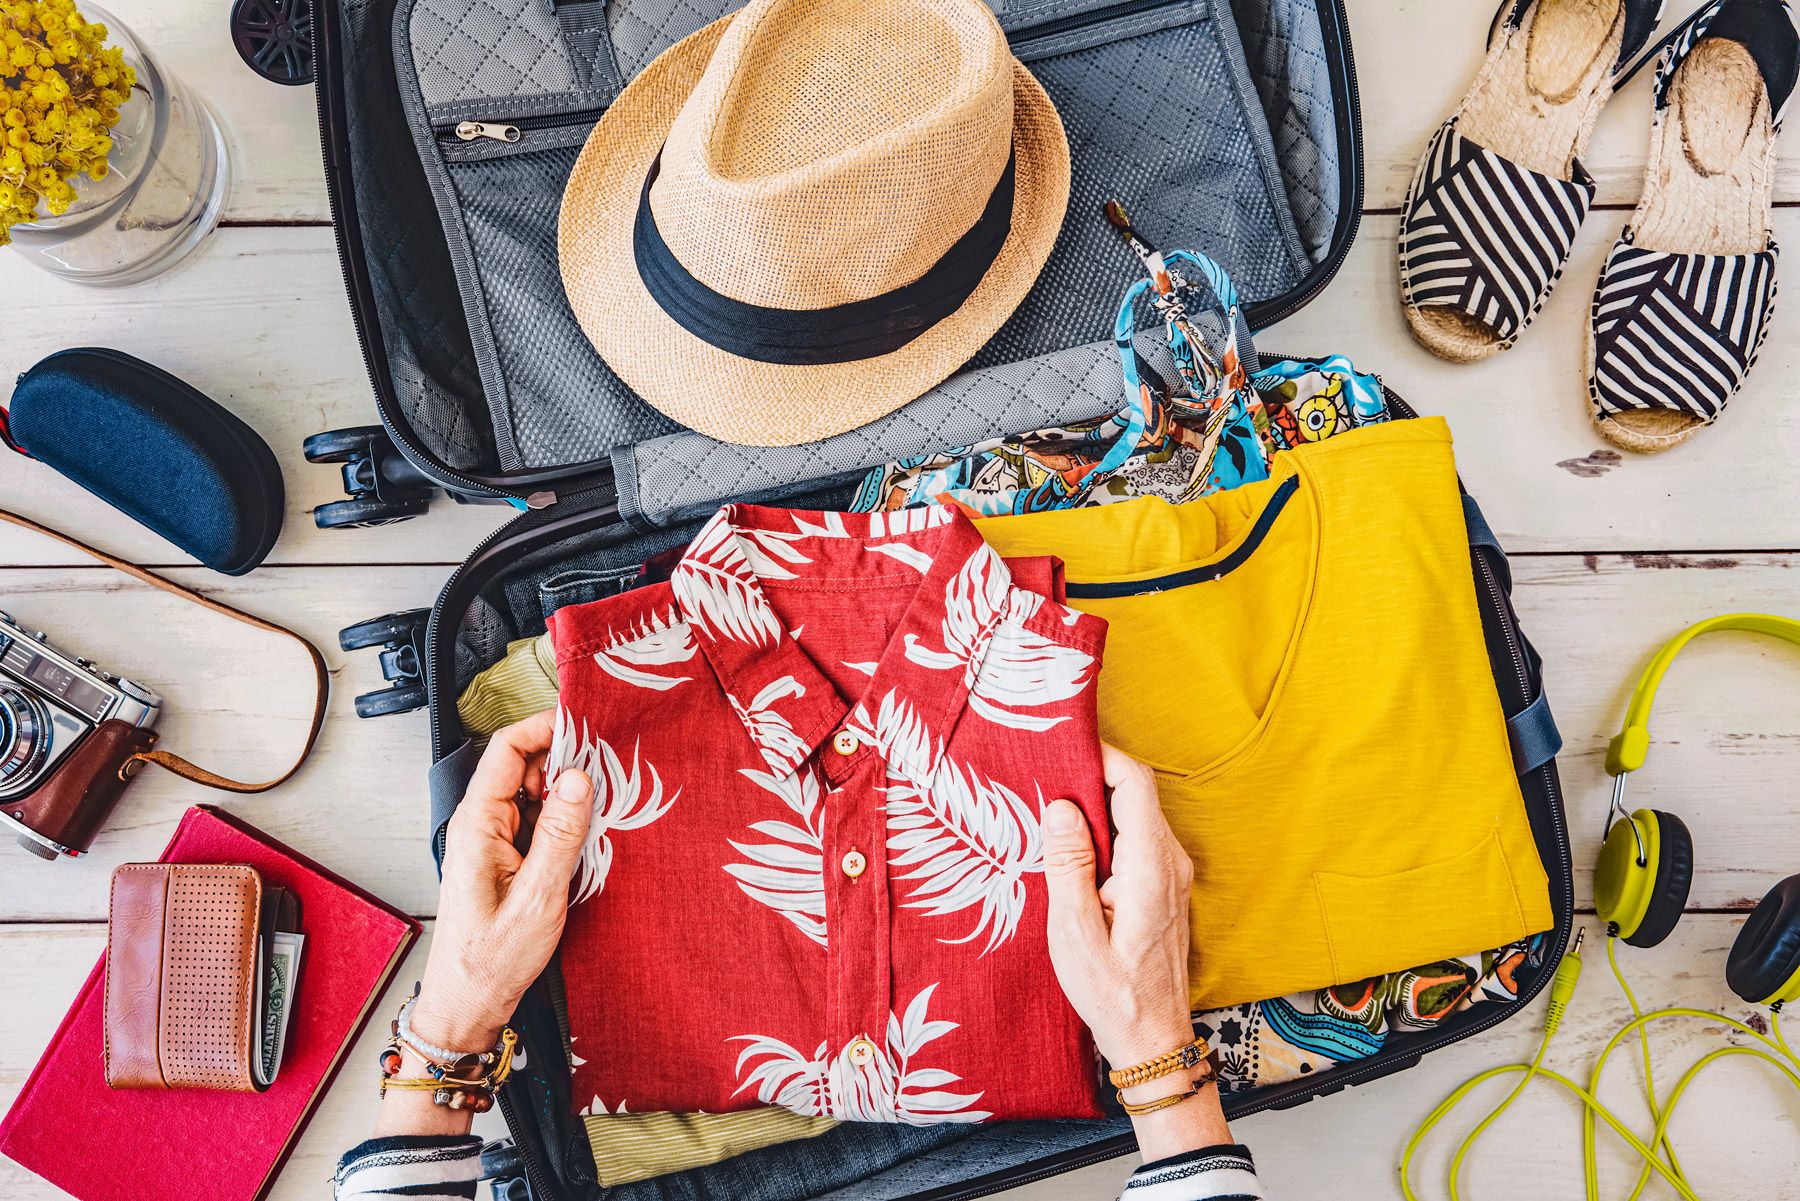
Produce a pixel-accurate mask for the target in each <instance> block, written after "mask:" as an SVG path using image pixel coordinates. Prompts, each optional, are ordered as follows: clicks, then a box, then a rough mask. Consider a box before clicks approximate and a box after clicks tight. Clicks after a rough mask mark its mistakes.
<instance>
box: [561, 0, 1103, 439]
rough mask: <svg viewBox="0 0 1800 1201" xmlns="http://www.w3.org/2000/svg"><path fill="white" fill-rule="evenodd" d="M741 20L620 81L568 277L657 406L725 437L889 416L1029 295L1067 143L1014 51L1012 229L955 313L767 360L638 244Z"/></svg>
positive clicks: (575, 303)
mask: <svg viewBox="0 0 1800 1201" xmlns="http://www.w3.org/2000/svg"><path fill="white" fill-rule="evenodd" d="M730 22H731V17H729V16H727V17H723V18H721V19H719V20H717V21H715V22H713V23H712V24H711V25H708V26H707V27H706V28H704V29H702V30H700V31H699V32H697V33H694V34H691V35H689V36H688V37H686V38H684V39H682V40H681V41H679V42H677V43H676V44H675V45H673V46H671V47H670V48H669V49H668V50H666V51H664V52H663V53H662V55H661V56H659V57H658V58H657V59H656V61H655V62H653V63H651V64H650V65H649V66H648V67H646V68H645V69H644V70H643V72H642V73H641V74H639V75H638V77H637V78H636V79H634V80H632V82H631V83H630V85H629V86H627V87H626V88H625V90H624V91H623V92H621V93H620V94H619V98H618V99H617V100H615V101H614V102H613V104H612V107H611V108H609V109H608V110H607V111H606V114H605V115H604V116H603V117H601V119H600V122H599V124H598V125H596V126H595V127H594V132H593V133H592V134H591V135H589V137H588V141H587V145H586V146H585V147H583V148H582V151H581V156H580V157H579V158H578V159H576V161H575V168H574V170H573V171H572V172H571V173H570V175H569V184H568V188H567V190H566V191H564V193H563V203H562V215H561V219H560V225H559V228H558V231H557V242H558V254H559V256H560V258H561V266H562V276H563V287H564V288H565V289H566V290H567V292H568V297H569V304H570V307H572V308H573V309H574V311H575V318H576V320H577V321H579V322H580V323H581V328H582V331H583V332H584V333H586V334H587V337H588V340H589V341H590V342H592V343H593V344H594V349H596V350H597V351H599V352H600V357H601V358H603V359H605V360H606V363H607V366H609V367H611V368H612V369H613V370H614V371H615V372H617V373H618V376H619V378H620V379H622V380H624V381H625V383H626V384H627V385H628V386H629V387H631V388H632V389H633V390H634V391H635V392H637V394H638V395H639V396H641V397H643V398H644V400H645V401H646V402H647V403H649V405H650V406H651V407H652V408H654V409H656V410H657V411H659V412H661V413H664V414H666V415H668V416H669V417H671V418H673V419H674V420H676V421H678V422H680V423H681V424H682V425H685V426H687V427H689V428H690V429H694V430H698V431H699V432H700V433H703V434H706V435H708V436H709V437H713V438H717V439H719V440H720V441H723V442H735V443H740V444H744V445H748V446H795V445H798V444H800V443H803V442H813V441H816V440H818V439H820V438H828V437H830V436H831V435H833V434H841V433H843V432H844V431H846V430H852V429H855V428H857V427H858V426H861V425H866V424H867V423H868V422H871V421H873V420H875V419H876V418H878V417H882V416H885V415H887V414H888V413H891V412H893V411H894V410H895V409H897V408H899V407H900V406H902V405H904V404H906V403H907V402H908V401H910V400H913V399H914V398H916V397H918V396H920V395H922V394H923V393H925V392H927V391H929V390H930V389H931V388H932V387H934V386H935V385H937V384H939V383H941V382H942V381H943V380H945V379H946V378H948V377H949V376H950V375H951V373H953V372H954V371H955V370H956V369H957V368H958V367H961V366H962V365H963V364H964V363H966V362H968V361H969V359H970V358H972V357H973V356H974V354H975V352H976V351H978V350H980V349H981V347H982V346H983V345H985V344H986V343H987V341H988V339H989V338H991V337H993V335H994V332H995V331H996V330H998V329H999V328H1000V326H1001V325H1002V324H1003V323H1004V322H1005V321H1006V319H1007V318H1008V317H1009V316H1011V315H1012V312H1013V310H1014V309H1016V308H1017V307H1018V306H1019V303H1020V302H1021V301H1022V300H1024V299H1025V294H1026V293H1027V292H1029V291H1030V290H1031V285H1032V284H1033V283H1034V282H1035V281H1036V280H1037V277H1038V273H1039V272H1040V271H1042V270H1043V267H1044V261H1045V259H1047V258H1048V257H1049V255H1050V248H1051V246H1052V245H1054V244H1055V242H1056V235H1057V232H1058V231H1059V230H1060V229H1061V228H1062V220H1063V214H1064V212H1065V211H1066V210H1067V208H1068V204H1069V144H1068V139H1067V137H1066V136H1065V135H1064V133H1063V127H1062V120H1061V118H1059V117H1058V116H1057V114H1056V108H1055V106H1054V105H1052V104H1051V103H1050V97H1049V96H1048V95H1046V94H1045V93H1044V89H1043V87H1042V86H1041V85H1040V84H1039V83H1038V81H1037V80H1036V79H1035V78H1033V77H1032V75H1031V73H1030V72H1029V71H1027V70H1026V69H1025V68H1024V67H1023V66H1020V65H1019V64H1018V63H1017V62H1015V63H1014V64H1013V156H1014V180H1015V182H1014V190H1013V197H1014V199H1013V214H1012V232H1011V234H1010V235H1009V236H1008V238H1007V240H1006V243H1005V245H1004V246H1002V247H1001V249H1000V253H999V254H998V255H997V256H996V257H995V259H994V263H993V266H992V267H990V268H989V269H988V272H987V274H986V275H985V276H983V277H982V280H981V282H980V283H979V284H977V285H976V287H975V291H974V292H973V293H972V294H971V295H970V296H969V299H968V300H967V301H965V302H964V304H963V306H962V307H961V308H960V309H958V310H957V311H956V312H954V313H952V314H950V315H949V316H948V317H945V318H944V319H943V320H942V321H939V322H938V323H937V324H936V325H934V326H932V327H931V328H930V329H928V330H926V331H925V332H924V333H923V334H921V335H919V336H918V337H917V338H915V339H913V341H911V342H909V343H907V345H905V346H903V347H901V348H900V349H899V350H896V351H893V352H891V353H889V354H885V355H882V356H880V357H878V358H872V359H862V360H859V361H856V362H850V363H833V364H822V365H804V366H790V365H782V364H775V363H760V362H756V361H754V360H751V359H745V358H740V357H739V356H737V355H733V354H729V353H727V352H726V351H723V350H720V349H719V348H717V347H716V346H713V345H711V344H709V343H707V342H705V341H703V340H702V339H700V338H698V337H696V336H695V335H693V334H691V333H689V332H688V331H687V330H686V329H683V328H682V327H681V325H679V324H678V323H677V322H676V321H675V320H674V319H673V318H671V317H669V316H668V315H667V314H665V313H664V312H663V311H662V310H661V309H660V308H658V307H657V304H656V302H655V301H654V300H653V299H651V297H650V293H649V291H648V290H647V289H646V288H645V287H644V284H643V281H642V280H641V279H640V278H639V276H638V272H637V264H636V262H635V260H634V257H633V254H632V223H633V220H634V218H635V217H636V213H637V206H638V198H639V195H640V193H641V191H642V189H643V186H644V176H645V173H646V172H647V171H648V170H649V168H650V164H651V163H652V162H653V161H654V160H655V158H656V156H657V154H658V153H659V152H660V151H661V149H662V145H663V140H664V139H665V138H666V137H667V136H668V132H669V127H670V125H671V124H673V122H674V120H675V115H676V113H677V112H678V111H679V110H680V109H681V106H682V103H683V102H684V101H685V100H686V99H687V97H688V95H689V93H690V92H692V91H693V89H694V86H695V84H696V83H697V82H698V81H699V79H700V76H701V74H702V72H704V71H705V69H706V64H707V61H708V60H709V59H710V58H711V57H712V52H713V47H714V46H715V45H716V44H717V43H718V40H719V38H720V36H721V35H722V34H723V33H724V32H725V28H726V26H727V25H729V24H730Z"/></svg>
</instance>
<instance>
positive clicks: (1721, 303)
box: [1588, 229, 1780, 422]
mask: <svg viewBox="0 0 1800 1201" xmlns="http://www.w3.org/2000/svg"><path fill="white" fill-rule="evenodd" d="M1779 256H1780V248H1779V247H1777V246H1776V245H1775V242H1774V240H1773V239H1771V240H1770V241H1769V245H1768V248H1767V249H1766V250H1762V251H1760V252H1758V253H1756V254H1731V255H1724V254H1672V253H1669V252H1666V251H1661V250H1644V249H1640V248H1639V247H1637V246H1636V245H1634V244H1633V243H1632V231H1631V230H1630V229H1627V230H1626V231H1625V234H1624V236H1623V237H1621V238H1620V239H1619V241H1618V242H1617V243H1615V244H1614V245H1613V248H1612V253H1611V254H1610V255H1608V256H1607V259H1606V266H1605V268H1604V269H1603V270H1602V271H1601V272H1600V283H1599V285H1598V286H1597V287H1596V288H1595V289H1594V306H1593V340H1594V342H1593V362H1592V364H1591V371H1590V374H1589V376H1588V399H1589V400H1590V401H1591V402H1592V404H1593V406H1594V411H1595V414H1596V415H1598V416H1602V417H1604V416H1607V415H1609V414H1613V413H1622V412H1625V411H1626V410H1629V409H1674V410H1678V411H1680V412H1683V413H1687V414H1690V415H1691V416H1693V417H1695V418H1697V419H1699V420H1700V421H1703V422H1710V421H1712V420H1713V419H1714V418H1716V417H1717V416H1718V415H1719V410H1720V409H1722V408H1724V407H1725V402H1726V401H1728V400H1730V399H1731V397H1732V395H1733V393H1735V392H1736V391H1737V390H1738V387H1739V386H1740V385H1741V384H1742V383H1743V382H1744V377H1745V376H1746V375H1747V374H1749V371H1750V367H1751V365H1752V364H1753V363H1755V361H1756V352H1757V350H1758V349H1759V348H1760V347H1761V346H1762V340H1763V335H1764V334H1765V333H1767V332H1768V328H1769V314H1770V313H1771V312H1772V311H1773V309H1774V306H1775V263H1776V260H1777V258H1778V257H1779Z"/></svg>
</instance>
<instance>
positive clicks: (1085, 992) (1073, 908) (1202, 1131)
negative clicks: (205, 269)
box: [1044, 746, 1231, 1160]
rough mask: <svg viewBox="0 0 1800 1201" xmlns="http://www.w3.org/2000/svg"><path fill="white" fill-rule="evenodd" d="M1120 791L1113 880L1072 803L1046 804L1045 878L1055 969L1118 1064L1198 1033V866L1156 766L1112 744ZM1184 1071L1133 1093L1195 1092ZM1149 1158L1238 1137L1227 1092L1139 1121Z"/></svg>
mask: <svg viewBox="0 0 1800 1201" xmlns="http://www.w3.org/2000/svg"><path fill="white" fill-rule="evenodd" d="M1101 750H1102V752H1103V758H1104V762H1105V768H1106V783H1107V785H1108V786H1109V787H1110V788H1111V789H1112V819H1113V825H1114V826H1115V827H1117V830H1118V833H1117V834H1116V835H1115V836H1114V838H1113V851H1112V875H1111V876H1110V877H1108V878H1107V881H1106V883H1105V884H1104V885H1102V886H1100V887H1099V888H1098V889H1096V888H1095V886H1094V879H1095V876H1094V869H1095V855H1094V840H1093V837H1092V836H1091V835H1090V834H1089V832H1088V828H1087V822H1086V820H1085V819H1084V818H1083V817H1082V813H1081V810H1080V809H1079V808H1077V807H1076V806H1075V805H1073V804H1071V803H1070V802H1068V801H1053V802H1051V803H1050V804H1049V805H1046V806H1045V807H1044V874H1045V876H1046V878H1047V879H1048V881H1049V886H1050V916H1049V938H1050V962H1051V965H1052V966H1053V967H1054V968H1055V969H1056V979H1057V982H1058V983H1060V984H1061V985H1062V989H1063V993H1064V994H1065V995H1066V996H1067V997H1068V998H1069V1004H1070V1005H1072V1006H1074V1008H1075V1012H1076V1013H1077V1014H1079V1015H1080V1016H1081V1020H1082V1021H1084V1022H1086V1023H1087V1024H1088V1028H1089V1029H1090V1030H1092V1031H1093V1033H1094V1045H1095V1046H1096V1047H1098V1048H1099V1050H1100V1054H1101V1055H1103V1056H1105V1057H1106V1060H1107V1062H1108V1063H1109V1064H1111V1065H1112V1066H1113V1067H1129V1066H1130V1065H1132V1064H1135V1063H1142V1062H1143V1061H1144V1060H1146V1059H1152V1058H1155V1057H1156V1056H1158V1055H1161V1054H1163V1053H1164V1052H1165V1051H1173V1050H1174V1049H1175V1048H1177V1047H1179V1046H1181V1045H1182V1044H1184V1043H1187V1042H1189V1041H1191V1040H1192V1039H1193V1037H1194V1028H1193V1023H1192V1022H1191V1021H1190V1020H1189V1017H1188V976H1187V961H1188V899H1189V892H1188V890H1189V887H1190V886H1191V885H1192V883H1193V879H1194V867H1193V862H1192V861H1191V860H1190V859H1189V858H1188V855H1187V852H1186V851H1185V850H1183V849H1182V846H1181V843H1179V842H1178V841H1176V838H1175V834H1174V832H1173V831H1172V830H1170V829H1169V823H1168V820H1167V819H1166V818H1164V817H1163V813H1162V806H1161V804H1160V803H1159V802H1158V800H1157V797H1156V777H1155V776H1154V775H1152V774H1151V771H1150V769H1149V768H1148V767H1145V766H1144V765H1143V764H1142V763H1139V762H1138V761H1137V760H1135V759H1133V758H1131V757H1130V756H1129V755H1127V754H1125V753H1124V752H1123V751H1121V750H1119V749H1117V748H1116V747H1111V746H1102V748H1101ZM1192 1081H1193V1072H1192V1071H1191V1070H1189V1071H1186V1072H1177V1073H1174V1074H1172V1075H1169V1076H1164V1077H1162V1078H1160V1079H1158V1080H1152V1081H1149V1082H1147V1083H1145V1084H1141V1085H1138V1086H1136V1087H1135V1088H1131V1089H1127V1090H1126V1093H1127V1097H1126V1099H1127V1100H1130V1101H1134V1102H1143V1101H1151V1100H1155V1099H1156V1098H1158V1097H1162V1096H1170V1095H1173V1094H1174V1093H1176V1092H1180V1091H1181V1090H1183V1089H1185V1088H1187V1087H1189V1086H1190V1085H1191V1084H1192ZM1133 1127H1134V1129H1135V1130H1136V1133H1137V1136H1138V1146H1139V1148H1140V1150H1141V1151H1142V1152H1143V1155H1144V1158H1145V1159H1146V1160H1154V1159H1161V1158H1163V1157H1165V1156H1168V1155H1176V1154H1180V1153H1182V1152H1184V1151H1193V1150H1198V1149H1200V1148H1201V1147H1207V1146H1212V1145H1215V1144H1219V1143H1225V1142H1229V1141H1230V1139H1231V1132H1230V1130H1229V1129H1227V1127H1226V1125H1225V1117H1224V1114H1223V1112H1222V1111H1221V1110H1220V1108H1219V1100H1218V1092H1217V1090H1216V1089H1213V1088H1206V1089H1203V1090H1202V1093H1201V1095H1200V1096H1199V1097H1197V1098H1195V1099H1194V1100H1191V1101H1186V1102H1183V1103H1182V1104H1179V1105H1174V1106H1170V1107H1169V1108H1167V1109H1162V1110H1159V1111H1157V1112H1156V1113H1153V1114H1148V1115H1145V1116H1143V1117H1139V1118H1136V1119H1134V1121H1133Z"/></svg>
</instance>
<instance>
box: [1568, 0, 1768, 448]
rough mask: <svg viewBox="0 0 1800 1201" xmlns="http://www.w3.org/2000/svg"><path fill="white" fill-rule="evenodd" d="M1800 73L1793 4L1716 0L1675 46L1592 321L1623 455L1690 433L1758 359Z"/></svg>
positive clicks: (1663, 65) (1592, 341)
mask: <svg viewBox="0 0 1800 1201" xmlns="http://www.w3.org/2000/svg"><path fill="white" fill-rule="evenodd" d="M1797 73H1800V35H1796V33H1795V31H1794V26H1793V22H1792V20H1791V18H1790V17H1789V15H1788V9H1787V4H1786V3H1785V0H1715V2H1714V3H1712V4H1710V5H1708V6H1706V7H1705V8H1703V9H1702V10H1701V11H1700V13H1699V14H1698V16H1697V17H1696V18H1695V19H1694V20H1693V22H1692V23H1691V24H1689V25H1688V26H1687V28H1686V29H1685V30H1684V31H1683V32H1682V33H1681V35H1680V36H1679V37H1678V38H1677V39H1676V40H1675V41H1673V42H1672V43H1671V44H1670V45H1669V46H1668V47H1667V49H1665V50H1664V51H1663V56H1662V61H1661V62H1660V63H1659V64H1658V66H1657V70H1656V82H1655V85H1654V89H1653V90H1654V95H1655V109H1654V116H1653V118H1652V125H1651V130H1650V161H1649V166H1648V168H1647V170H1646V172H1645V177H1644V194H1643V198H1642V199H1641V200H1640V201H1639V202H1638V207H1637V211H1636V212H1634V213H1633V214H1632V215H1631V220H1630V222H1629V223H1628V224H1627V225H1626V226H1625V231H1624V232H1623V233H1622V234H1621V235H1620V236H1619V240H1618V242H1617V243H1615V244H1614V246H1613V248H1612V253H1611V254H1610V255H1608V256H1607V260H1606V266H1605V267H1604V268H1603V269H1602V270H1601V272H1600V282H1599V284H1598V285H1597V286H1596V288H1595V289H1594V305H1593V313H1592V318H1591V320H1590V322H1589V327H1588V402H1589V405H1590V408H1591V412H1592V416H1593V420H1594V425H1595V427H1596V428H1597V429H1598V430H1599V431H1600V433H1601V435H1602V436H1604V437H1605V438H1606V439H1607V440H1608V441H1610V442H1612V443H1614V444H1615V445H1617V446H1620V447H1623V448H1625V449H1627V450H1634V451H1641V452H1653V451H1659V450H1667V449H1668V448H1669V447H1671V446H1674V445H1675V444H1676V443H1678V442H1682V441H1684V440H1686V439H1688V438H1690V437H1692V436H1693V435H1694V433H1695V432H1696V431H1698V430H1699V429H1701V428H1702V427H1703V426H1707V425H1710V424H1712V423H1713V422H1714V421H1715V420H1717V419H1718V416H1719V413H1720V411H1721V410H1722V409H1723V408H1724V407H1725V404H1726V402H1727V401H1729V400H1730V399H1731V398H1732V396H1733V395H1735V394H1736V393H1737V390H1738V388H1739V387H1740V386H1742V384H1743V382H1744V377H1745V376H1746V375H1747V374H1749V371H1750V367H1751V364H1753V363H1754V362H1755V361H1756V352H1757V350H1758V349H1759V348H1760V347H1761V345H1762V340H1763V335H1764V334H1765V333H1766V332H1767V331H1768V327H1769V315H1770V313H1771V311H1772V310H1773V308H1774V304H1775V262H1776V258H1777V256H1778V254H1779V248H1778V247H1777V246H1776V245H1775V239H1774V237H1773V236H1771V234H1770V232H1769V207H1770V200H1771V196H1772V193H1773V190H1774V175H1775V141H1776V135H1777V134H1778V133H1779V132H1780V130H1781V115H1782V109H1783V108H1784V107H1785V105H1786V103H1787V100H1788V97H1789V95H1790V94H1792V92H1793V90H1794V80H1795V76H1796V74H1797Z"/></svg>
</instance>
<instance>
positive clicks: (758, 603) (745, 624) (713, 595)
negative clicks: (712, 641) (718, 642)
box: [669, 509, 781, 646]
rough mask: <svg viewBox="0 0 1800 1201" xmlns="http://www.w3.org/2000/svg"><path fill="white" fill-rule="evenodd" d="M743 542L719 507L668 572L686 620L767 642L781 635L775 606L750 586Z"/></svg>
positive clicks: (745, 639) (751, 576)
mask: <svg viewBox="0 0 1800 1201" xmlns="http://www.w3.org/2000/svg"><path fill="white" fill-rule="evenodd" d="M745 545H746V543H745V541H744V540H743V539H741V538H739V537H738V534H737V530H736V529H735V528H734V527H733V526H732V524H731V510H729V509H720V510H719V511H718V512H717V513H716V514H714V515H713V519H712V520H711V521H709V522H707V523H706V525H705V526H704V527H702V528H701V530H700V532H699V534H697V535H695V537H694V541H693V542H692V543H691V544H690V545H689V546H688V550H687V554H685V555H683V556H682V558H681V562H679V563H677V564H676V565H675V570H674V572H673V573H672V574H671V575H670V577H669V586H670V587H671V588H672V589H674V592H675V598H676V600H678V601H680V602H681V608H682V611H683V612H684V613H686V614H687V616H688V619H689V620H690V621H693V622H695V623H697V624H699V625H700V626H701V627H702V628H703V629H704V630H706V631H707V632H708V633H709V634H712V635H713V636H715V637H722V638H731V639H734V640H735V641H738V642H747V643H749V644H750V645H751V646H768V645H770V644H772V643H773V642H774V641H775V640H776V639H777V638H779V637H780V636H781V623H780V622H778V621H776V619H775V611H774V610H773V609H771V608H769V602H768V599H767V598H766V597H764V596H763V594H762V589H760V588H758V587H757V586H756V577H755V574H754V573H753V572H752V571H751V569H750V561H749V559H748V558H747V557H746V555H745V553H744V546H745Z"/></svg>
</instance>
